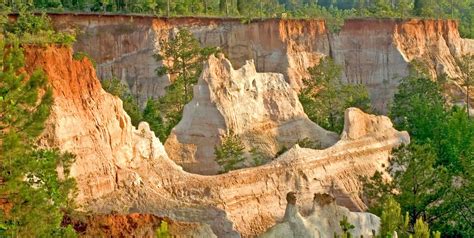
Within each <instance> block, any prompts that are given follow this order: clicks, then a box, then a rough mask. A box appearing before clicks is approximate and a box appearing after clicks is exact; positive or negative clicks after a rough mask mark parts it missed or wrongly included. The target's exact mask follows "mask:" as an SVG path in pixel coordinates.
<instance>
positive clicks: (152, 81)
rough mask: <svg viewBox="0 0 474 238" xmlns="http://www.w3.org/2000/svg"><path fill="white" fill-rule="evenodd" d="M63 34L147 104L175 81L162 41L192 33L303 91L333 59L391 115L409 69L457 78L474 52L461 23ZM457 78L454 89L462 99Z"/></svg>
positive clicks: (111, 20)
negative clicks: (420, 67) (416, 66)
mask: <svg viewBox="0 0 474 238" xmlns="http://www.w3.org/2000/svg"><path fill="white" fill-rule="evenodd" d="M51 17H52V19H53V22H54V23H55V25H56V27H57V28H58V29H63V30H75V31H77V32H78V33H79V34H78V38H77V39H78V40H77V42H76V44H75V45H74V50H75V51H83V52H86V53H88V54H89V55H90V56H91V57H92V58H93V59H94V60H96V62H97V73H98V75H99V78H101V79H107V78H111V77H117V78H119V79H121V80H122V81H123V82H125V83H127V85H128V86H129V87H130V89H131V91H132V93H133V94H134V95H135V96H136V97H137V98H138V99H139V101H140V103H141V104H142V105H143V104H144V103H145V102H146V100H147V98H150V97H153V98H156V97H159V96H160V95H162V94H163V93H164V88H165V87H166V86H167V85H168V83H169V79H168V77H167V76H163V77H158V76H157V75H156V73H155V69H156V68H157V67H158V66H159V65H161V64H162V63H163V62H157V61H156V60H155V58H154V57H153V55H154V54H156V53H158V52H159V50H160V44H161V42H162V41H164V40H167V39H169V38H170V37H172V36H173V35H174V34H175V33H176V31H177V29H179V28H182V27H184V28H187V29H189V30H190V31H191V32H192V33H193V34H194V36H195V37H196V38H197V39H198V40H199V41H200V42H201V44H202V45H204V46H216V47H220V48H221V49H222V50H223V52H224V53H225V55H226V57H227V58H228V59H229V60H230V61H231V63H232V65H234V67H236V68H240V67H242V66H243V65H244V64H245V62H246V61H247V60H251V59H252V60H254V62H255V66H256V69H257V71H258V72H276V73H282V74H283V75H284V77H285V80H286V81H287V82H288V83H289V84H290V85H291V87H292V88H294V89H295V90H296V91H298V89H299V88H300V87H301V84H302V79H304V78H307V77H308V76H309V75H308V71H307V69H308V67H312V66H315V65H316V64H317V63H318V62H319V59H320V58H321V57H324V56H331V57H332V58H333V59H334V60H335V62H336V63H337V64H339V65H340V66H341V67H342V71H343V73H342V80H343V81H344V82H347V83H355V84H364V85H366V86H367V88H368V90H369V93H370V96H371V100H372V105H373V107H374V108H375V109H376V110H377V111H379V112H381V113H386V112H387V110H388V104H389V103H390V101H391V99H392V98H393V95H394V93H395V92H396V89H397V85H398V84H399V81H400V79H401V78H403V77H404V76H406V75H407V74H408V65H409V63H410V62H412V61H414V60H417V61H421V62H423V63H424V64H426V65H427V67H428V69H429V72H430V74H431V75H432V76H441V75H443V74H446V75H448V76H450V77H453V78H456V77H457V76H459V69H458V67H457V66H456V62H455V58H456V57H459V56H462V55H466V54H471V53H474V41H473V40H471V39H462V38H461V37H460V35H459V31H458V24H459V23H458V22H457V21H455V20H429V19H425V20H422V19H411V20H400V19H348V20H346V21H345V23H344V25H343V26H342V28H341V30H340V31H339V32H338V33H331V32H330V31H329V30H328V29H327V27H326V25H325V22H324V20H318V19H309V20H292V19H266V20H255V21H252V22H249V23H242V22H241V21H240V20H239V19H223V18H193V17H181V18H169V19H167V18H157V17H147V16H120V15H90V14H77V15H68V14H52V15H51ZM459 85H460V83H459V82H456V81H452V82H450V84H449V86H448V88H449V91H451V94H456V95H461V96H459V97H456V98H455V99H454V100H455V101H456V102H458V101H460V100H462V98H463V97H462V95H464V94H465V91H463V89H462V88H461V87H460V86H459Z"/></svg>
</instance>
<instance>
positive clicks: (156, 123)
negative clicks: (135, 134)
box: [143, 99, 173, 142]
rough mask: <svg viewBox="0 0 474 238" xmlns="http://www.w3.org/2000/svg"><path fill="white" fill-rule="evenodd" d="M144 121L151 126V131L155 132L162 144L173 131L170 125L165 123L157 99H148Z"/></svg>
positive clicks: (144, 111)
mask: <svg viewBox="0 0 474 238" xmlns="http://www.w3.org/2000/svg"><path fill="white" fill-rule="evenodd" d="M143 120H144V121H146V122H148V124H150V129H151V130H152V131H154V132H155V135H156V136H158V138H160V140H161V141H162V142H164V141H165V140H166V137H167V136H168V135H169V133H170V132H171V129H173V128H172V127H170V125H166V124H164V123H163V119H162V117H161V114H160V109H159V102H158V101H157V100H155V99H148V101H147V103H146V106H145V109H144V110H143ZM171 125H173V124H171Z"/></svg>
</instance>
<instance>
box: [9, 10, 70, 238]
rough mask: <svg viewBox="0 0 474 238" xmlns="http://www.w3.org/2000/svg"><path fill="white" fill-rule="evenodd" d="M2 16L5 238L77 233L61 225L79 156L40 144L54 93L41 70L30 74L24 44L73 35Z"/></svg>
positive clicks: (29, 18) (41, 22) (36, 20)
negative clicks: (59, 173)
mask: <svg viewBox="0 0 474 238" xmlns="http://www.w3.org/2000/svg"><path fill="white" fill-rule="evenodd" d="M1 19H2V21H1V23H2V32H1V36H0V59H1V61H0V236H2V237H5V236H6V237H51V236H54V237H74V236H75V232H74V230H73V229H72V228H71V227H61V226H60V225H61V221H62V217H63V214H64V212H65V211H66V210H68V209H71V208H72V206H73V202H72V199H71V196H69V195H70V194H72V193H73V192H74V191H75V181H74V179H72V178H70V177H69V172H70V170H69V168H70V166H71V164H72V163H73V162H74V156H73V155H72V154H69V153H61V152H59V151H58V150H57V149H43V148H39V147H38V146H37V145H36V140H37V137H38V136H39V135H40V134H41V132H42V131H43V129H44V126H45V121H46V119H47V118H48V116H49V114H50V111H51V104H52V102H53V95H52V91H51V88H50V87H49V86H48V83H47V78H46V76H45V74H44V72H43V71H42V70H41V69H37V70H35V71H34V72H33V73H32V74H31V75H27V73H26V72H24V67H25V62H24V55H23V48H22V46H25V45H31V44H33V45H38V44H41V45H42V44H47V43H60V44H69V43H70V39H73V37H72V36H69V35H66V34H63V33H55V32H54V31H53V30H52V28H50V26H51V25H50V24H49V20H48V19H47V18H45V17H43V16H39V17H37V16H33V15H31V14H24V15H23V14H22V15H20V16H19V17H18V19H17V21H16V22H8V21H7V19H6V16H5V15H2V17H1ZM36 36H37V38H36ZM32 39H36V40H33V41H32ZM65 39H67V40H65ZM38 40H39V41H38ZM20 45H21V46H20ZM58 166H59V167H60V168H61V171H62V175H61V176H59V175H58V172H57V168H58Z"/></svg>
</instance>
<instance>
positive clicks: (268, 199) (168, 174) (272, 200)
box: [25, 47, 409, 237]
mask: <svg viewBox="0 0 474 238" xmlns="http://www.w3.org/2000/svg"><path fill="white" fill-rule="evenodd" d="M25 56H26V63H27V71H28V72H31V71H32V70H33V69H34V68H38V67H41V68H43V69H44V71H45V73H46V75H47V76H48V80H49V82H50V84H51V86H52V89H53V94H54V104H53V107H52V113H51V116H50V118H49V119H48V122H47V127H46V129H45V132H44V135H43V136H42V138H41V140H40V144H41V145H43V146H48V147H57V148H60V149H61V150H63V151H69V152H71V153H73V154H75V155H76V161H75V163H74V164H73V167H72V175H73V176H74V177H75V178H76V180H77V184H78V190H79V191H78V196H77V198H76V199H77V201H78V202H79V204H80V205H81V208H80V209H82V210H86V211H90V212H91V213H93V214H98V213H104V214H110V213H114V214H130V213H141V214H152V215H156V216H159V217H169V218H170V219H172V220H177V221H184V222H202V223H206V224H209V225H210V226H211V229H212V230H213V232H214V233H215V234H216V235H217V236H219V237H238V236H239V235H243V236H254V235H256V234H260V233H262V232H264V231H265V230H266V229H267V228H269V227H271V226H273V225H274V224H275V223H276V221H277V220H278V219H279V218H281V217H282V216H283V215H284V211H285V205H286V202H285V196H286V193H287V192H289V191H295V192H298V193H301V194H302V195H301V197H300V201H301V204H302V208H301V209H302V210H303V211H306V210H309V209H311V207H310V206H308V205H305V204H310V203H311V201H312V199H313V197H312V195H311V194H313V193H329V194H331V195H333V196H334V197H335V199H336V201H337V202H338V204H340V205H343V206H346V207H347V208H349V209H351V210H352V211H360V210H362V209H364V208H365V205H364V204H363V202H362V201H361V199H360V198H359V196H358V195H359V193H360V188H361V186H360V182H359V176H361V175H362V176H363V175H371V174H373V173H374V172H375V171H376V170H381V169H382V168H383V166H384V165H386V164H387V159H388V157H389V155H390V153H391V150H392V149H393V148H394V147H397V146H398V145H400V144H401V143H408V142H409V137H408V134H407V133H406V132H399V131H396V130H395V129H393V127H392V124H391V122H390V120H389V119H388V118H387V117H384V116H373V115H367V114H365V113H363V112H362V111H360V110H358V109H355V108H351V109H348V110H347V111H346V124H345V128H344V132H343V134H342V138H341V140H340V141H338V142H337V143H336V144H335V145H333V146H331V147H329V148H327V149H324V150H313V149H302V148H299V147H298V146H295V147H293V148H292V149H290V150H289V151H288V152H286V153H285V154H283V155H281V156H280V157H279V158H277V159H276V160H274V161H273V162H271V163H269V164H266V165H263V166H259V167H255V168H249V169H242V170H236V171H232V172H229V173H226V174H222V175H216V176H202V175H195V174H190V173H187V172H184V171H183V170H182V168H181V167H180V166H178V165H176V164H175V163H174V162H173V161H171V160H170V159H169V158H168V155H167V154H166V152H165V150H164V148H163V145H162V144H161V143H160V141H159V140H158V139H157V138H156V137H155V136H154V134H153V132H151V131H150V130H149V127H148V124H146V123H141V124H140V125H139V127H138V128H137V129H136V128H134V127H133V126H132V125H131V123H130V118H129V117H128V116H127V115H126V113H125V112H124V111H123V109H122V103H121V101H120V100H119V99H118V98H117V97H114V96H112V95H109V94H107V93H106V92H104V91H103V90H102V88H101V87H100V83H99V81H98V79H97V77H96V73H95V71H94V69H93V66H92V64H91V62H89V61H88V60H87V59H83V60H82V61H76V60H73V59H72V53H71V51H70V50H69V49H67V48H56V47H46V48H27V49H26V52H25Z"/></svg>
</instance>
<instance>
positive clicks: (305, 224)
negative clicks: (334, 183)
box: [260, 192, 380, 238]
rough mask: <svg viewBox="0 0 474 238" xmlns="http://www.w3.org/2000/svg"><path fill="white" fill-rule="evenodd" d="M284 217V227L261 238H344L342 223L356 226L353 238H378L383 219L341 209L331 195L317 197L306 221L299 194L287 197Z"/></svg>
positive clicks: (350, 231)
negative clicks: (376, 237)
mask: <svg viewBox="0 0 474 238" xmlns="http://www.w3.org/2000/svg"><path fill="white" fill-rule="evenodd" d="M287 202H288V204H287V205H286V210H285V216H284V218H283V221H282V222H281V223H278V224H277V225H275V226H273V227H272V228H270V229H269V230H268V231H266V232H265V233H264V234H262V235H261V236H260V237H261V238H266V237H268V238H280V237H281V238H292V237H295V238H296V237H298V238H322V237H333V236H334V235H335V234H339V235H342V234H343V231H342V229H341V226H340V222H341V221H342V220H343V219H344V217H345V218H346V219H347V220H346V222H348V223H349V224H352V225H354V228H353V229H351V230H349V233H350V234H351V235H352V236H353V237H375V235H376V234H378V231H379V229H380V218H379V217H377V216H375V215H373V214H370V213H365V212H350V211H349V210H348V209H347V208H345V207H341V206H338V205H337V204H336V203H335V199H334V198H333V197H332V196H331V195H329V194H319V193H317V194H314V200H313V209H312V211H311V213H310V214H309V215H308V216H306V217H304V216H303V215H301V213H300V212H299V211H298V206H297V194H296V193H294V192H289V193H288V194H287Z"/></svg>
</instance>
